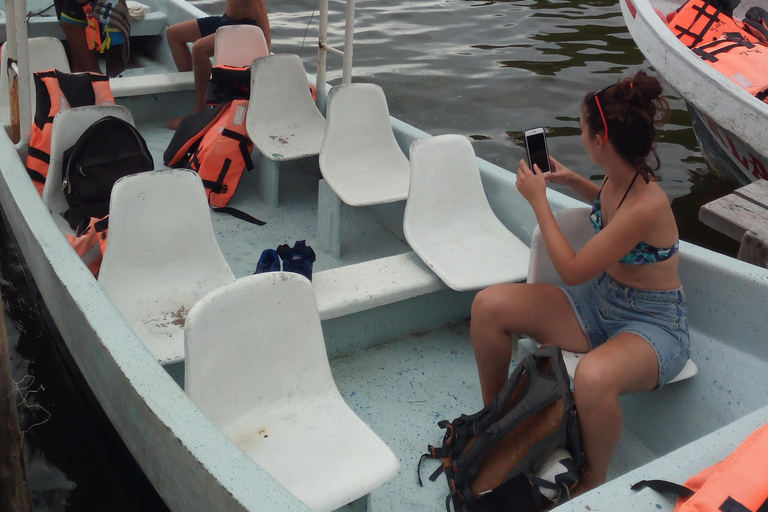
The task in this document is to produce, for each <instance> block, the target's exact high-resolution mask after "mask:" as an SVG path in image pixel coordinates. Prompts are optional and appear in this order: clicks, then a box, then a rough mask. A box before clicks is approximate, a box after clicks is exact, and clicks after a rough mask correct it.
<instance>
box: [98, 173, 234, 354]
mask: <svg viewBox="0 0 768 512" xmlns="http://www.w3.org/2000/svg"><path fill="white" fill-rule="evenodd" d="M109 210H110V211H109V241H108V242H107V249H106V251H105V253H104V259H103V261H102V264H101V270H100V272H99V284H101V286H102V287H103V288H104V291H106V293H107V295H108V296H109V298H110V299H111V300H112V302H113V303H114V304H115V306H117V309H119V310H120V312H121V313H122V314H123V316H124V317H125V319H126V320H127V322H128V324H129V325H130V326H131V327H132V328H133V330H134V331H135V332H136V334H137V335H138V336H139V338H141V340H142V341H144V344H145V345H146V346H147V348H148V349H149V351H150V352H151V353H152V355H154V356H155V357H156V358H157V359H158V361H160V362H161V363H171V362H175V361H179V360H181V359H182V358H183V357H184V334H183V327H184V321H185V318H186V316H187V313H188V312H189V310H190V309H191V308H192V306H194V305H195V303H196V302H197V301H198V300H200V299H201V298H202V297H203V296H205V295H206V294H207V293H208V292H210V291H212V290H215V289H216V288H218V287H220V286H224V285H225V284H228V283H231V282H232V281H234V280H235V277H234V275H233V274H232V271H231V270H230V269H229V266H228V265H227V262H226V261H225V260H224V256H223V255H222V253H221V250H220V249H219V245H218V243H217V242H216V236H215V235H214V232H213V227H212V225H211V214H210V209H209V207H208V201H207V198H206V196H205V190H204V188H203V182H202V180H201V179H200V176H198V174H197V173H195V172H193V171H190V170H186V169H174V170H163V171H152V172H143V173H139V174H133V175H130V176H126V177H124V178H122V179H120V180H118V181H117V183H115V186H114V187H113V189H112V197H111V200H110V205H109Z"/></svg>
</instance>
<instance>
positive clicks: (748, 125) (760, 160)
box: [619, 0, 768, 186]
mask: <svg viewBox="0 0 768 512" xmlns="http://www.w3.org/2000/svg"><path fill="white" fill-rule="evenodd" d="M684 3H685V1H684V0H621V1H620V2H619V4H620V5H621V12H622V15H623V17H624V22H625V23H626V25H627V28H628V29H629V33H630V34H631V35H632V38H633V39H634V41H635V44H637V47H638V48H639V49H640V51H641V52H643V55H645V58H646V59H648V61H649V62H650V63H651V65H652V66H653V67H654V69H655V70H656V71H657V72H658V73H659V74H660V75H661V76H662V77H663V78H664V79H665V80H666V81H667V82H668V83H669V85H671V86H672V87H673V88H674V89H675V91H677V92H678V94H680V96H681V97H682V98H683V99H684V100H685V103H686V106H687V108H688V113H689V114H690V117H691V124H692V126H693V129H694V132H695V134H696V138H697V140H698V143H699V147H700V148H701V152H702V154H703V155H704V158H705V160H706V161H707V164H708V166H709V168H710V169H711V170H712V171H713V172H715V173H716V174H717V175H718V176H719V177H721V178H723V179H727V180H728V181H730V182H731V183H732V184H734V185H735V186H743V185H748V184H749V183H751V182H753V181H756V180H758V179H768V137H766V135H765V134H766V131H765V130H766V128H768V104H766V103H764V102H762V101H760V100H758V99H756V98H755V97H754V96H751V95H750V94H749V93H747V92H746V91H745V90H744V89H743V88H741V87H740V86H739V85H737V84H736V83H735V82H734V81H732V80H730V79H729V78H728V77H726V76H725V75H723V74H722V73H720V72H719V71H717V70H715V69H714V68H713V67H712V66H710V65H709V64H707V63H706V62H705V61H703V60H702V59H700V58H699V57H698V56H697V55H695V54H694V53H693V52H692V51H691V50H690V49H688V48H687V47H686V46H685V45H684V44H683V43H681V42H680V41H679V40H678V38H677V37H675V35H674V34H673V33H672V31H671V30H670V29H669V27H667V25H666V24H665V22H664V21H662V19H661V17H660V15H659V13H661V14H662V15H664V16H666V15H668V14H669V13H671V12H673V11H675V10H676V9H678V8H679V7H680V6H682V5H683V4H684ZM752 6H759V7H764V4H763V2H761V1H760V0H744V1H742V2H741V3H740V4H739V6H738V8H737V9H735V10H734V17H736V18H738V19H742V18H743V16H744V13H745V12H746V11H747V10H748V9H749V8H750V7H752Z"/></svg>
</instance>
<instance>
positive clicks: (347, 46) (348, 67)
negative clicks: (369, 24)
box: [341, 0, 355, 84]
mask: <svg viewBox="0 0 768 512" xmlns="http://www.w3.org/2000/svg"><path fill="white" fill-rule="evenodd" d="M354 35H355V0H347V21H346V25H345V26H344V57H343V65H342V74H341V83H342V84H349V83H351V82H352V46H353V39H354Z"/></svg>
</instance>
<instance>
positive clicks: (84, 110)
mask: <svg viewBox="0 0 768 512" xmlns="http://www.w3.org/2000/svg"><path fill="white" fill-rule="evenodd" d="M107 116H114V117H117V118H118V119H122V120H124V121H128V122H129V123H131V124H133V116H132V115H131V111H130V110H128V108H126V107H123V106H119V105H110V106H103V105H96V106H87V107H75V108H71V109H67V110H62V111H61V112H59V113H58V114H56V117H54V118H53V127H52V129H51V160H50V164H49V166H48V176H46V178H45V188H43V202H44V203H45V205H46V206H47V207H48V209H49V210H50V211H51V213H52V214H53V218H54V220H56V223H57V224H58V225H59V228H61V230H62V231H63V232H64V233H65V234H68V235H71V234H73V230H72V228H70V227H69V224H68V223H67V221H66V220H65V219H64V218H63V217H62V216H61V215H60V214H62V213H64V212H65V211H67V210H68V209H69V203H67V198H66V197H65V196H64V190H63V189H62V185H61V183H62V180H63V178H64V176H63V173H64V169H63V160H64V151H66V150H67V149H69V148H70V147H72V146H73V145H74V144H75V142H77V140H78V139H79V138H80V136H81V135H82V134H83V132H85V130H87V129H88V128H89V127H90V126H91V125H92V124H93V123H95V122H96V121H98V120H99V119H101V118H103V117H107Z"/></svg>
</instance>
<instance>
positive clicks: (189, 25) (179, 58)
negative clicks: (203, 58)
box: [166, 20, 201, 71]
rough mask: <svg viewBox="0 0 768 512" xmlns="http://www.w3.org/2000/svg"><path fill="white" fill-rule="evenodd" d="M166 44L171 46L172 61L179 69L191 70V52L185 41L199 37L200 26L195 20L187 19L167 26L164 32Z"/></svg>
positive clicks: (190, 41)
mask: <svg viewBox="0 0 768 512" xmlns="http://www.w3.org/2000/svg"><path fill="white" fill-rule="evenodd" d="M166 37H167V38H168V46H169V47H170V48H171V55H173V62H174V63H176V69H178V70H179V71H192V54H191V53H190V52H189V48H188V47H187V43H194V42H195V41H197V40H198V39H200V37H201V34H200V26H199V24H198V22H197V20H188V21H183V22H181V23H176V24H174V25H171V26H170V27H168V31H167V32H166Z"/></svg>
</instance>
